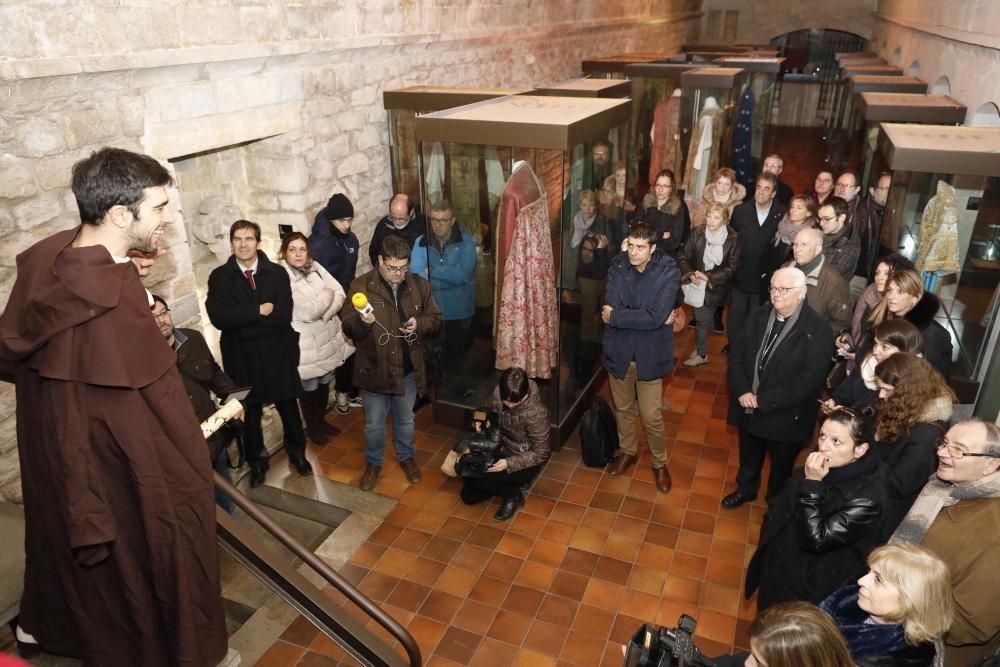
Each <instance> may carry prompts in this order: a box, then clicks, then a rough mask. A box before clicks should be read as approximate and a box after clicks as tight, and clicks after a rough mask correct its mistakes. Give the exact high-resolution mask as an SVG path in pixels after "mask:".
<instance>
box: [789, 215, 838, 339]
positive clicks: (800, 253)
mask: <svg viewBox="0 0 1000 667" xmlns="http://www.w3.org/2000/svg"><path fill="white" fill-rule="evenodd" d="M792 257H793V258H794V259H792V260H791V261H789V262H788V264H786V265H785V266H794V267H795V268H797V269H799V270H801V271H802V273H804V274H806V303H808V304H809V307H810V308H812V309H813V310H814V311H816V314H817V315H819V316H820V317H822V318H823V319H824V320H826V321H827V323H828V324H829V325H830V328H831V329H833V333H834V335H837V334H839V333H840V332H842V331H844V330H845V329H847V328H848V327H850V326H851V316H852V315H853V313H852V312H851V288H850V287H849V286H848V284H847V281H846V280H844V278H843V276H841V275H840V273H838V272H837V269H835V268H834V266H833V265H832V264H830V262H828V261H826V259H825V258H824V257H823V232H821V231H820V230H818V229H815V228H812V227H810V228H808V229H803V230H801V231H799V233H798V234H796V235H795V241H794V242H793V243H792Z"/></svg>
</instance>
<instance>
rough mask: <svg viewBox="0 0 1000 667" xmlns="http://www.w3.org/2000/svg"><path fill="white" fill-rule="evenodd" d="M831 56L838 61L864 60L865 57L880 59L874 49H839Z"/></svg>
mask: <svg viewBox="0 0 1000 667" xmlns="http://www.w3.org/2000/svg"><path fill="white" fill-rule="evenodd" d="M833 57H834V58H835V59H836V61H837V62H838V63H842V62H844V61H845V60H865V59H878V60H882V58H880V57H879V55H878V54H877V53H875V52H874V51H841V52H839V53H835V54H833Z"/></svg>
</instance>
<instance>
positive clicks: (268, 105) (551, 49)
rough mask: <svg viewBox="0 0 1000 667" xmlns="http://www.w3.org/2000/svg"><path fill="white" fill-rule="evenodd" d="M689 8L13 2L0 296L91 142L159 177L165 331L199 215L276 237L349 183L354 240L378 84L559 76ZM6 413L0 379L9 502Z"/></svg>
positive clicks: (9, 6) (4, 122)
mask: <svg viewBox="0 0 1000 667" xmlns="http://www.w3.org/2000/svg"><path fill="white" fill-rule="evenodd" d="M700 4H701V2H700V0H623V1H621V2H613V3H609V2H606V1H604V0H579V1H577V2H557V1H553V0H549V1H547V2H538V1H534V2H533V1H531V0H505V1H503V2H500V1H499V0H468V1H464V2H459V1H458V0H405V1H398V0H365V1H361V0H335V1H330V0H296V1H295V2H292V1H290V0H210V1H205V2H196V1H195V0H161V2H158V3H149V2H145V1H144V0H86V1H84V0H79V1H77V2H72V1H69V0H23V1H20V2H18V1H17V0H14V2H9V1H8V2H6V3H4V5H3V7H0V40H2V43H3V45H4V46H3V54H4V55H3V57H0V112H2V113H0V306H2V305H3V304H5V303H6V301H7V296H8V294H9V292H10V288H11V286H12V284H13V281H14V278H15V272H14V270H13V268H12V267H13V265H14V257H15V256H16V255H17V253H18V252H20V251H21V250H23V249H24V248H26V247H28V246H29V245H31V244H32V243H33V242H35V241H36V240H38V239H39V238H41V237H44V236H46V235H48V234H51V233H52V232H54V231H56V230H61V229H67V228H69V227H72V226H73V225H75V224H77V221H78V219H77V212H76V205H75V202H74V200H73V197H72V193H71V192H70V191H69V189H68V183H69V171H70V166H71V165H72V164H73V162H75V161H76V160H78V159H79V158H81V157H83V156H85V155H87V154H89V153H90V152H91V151H92V150H94V149H95V148H97V147H100V146H103V145H115V146H120V147H123V148H128V149H132V150H136V151H143V152H147V153H149V154H151V155H153V156H155V157H156V158H158V159H160V160H162V161H164V162H165V163H168V164H169V166H170V167H171V169H172V170H173V172H174V174H175V176H176V178H177V182H178V186H177V188H175V189H174V191H173V192H172V200H173V202H174V204H173V205H175V206H176V207H177V216H176V222H175V224H174V225H172V227H171V228H170V230H169V232H168V234H166V235H165V242H164V243H165V245H166V246H167V249H168V251H169V254H168V255H167V256H166V257H164V258H162V259H161V260H160V261H159V262H158V263H157V265H156V267H155V270H154V272H153V274H152V275H151V276H150V278H149V279H148V280H147V286H148V287H150V289H153V290H154V291H157V292H159V293H162V294H163V295H164V296H165V297H166V298H167V299H168V300H169V301H170V302H171V304H172V307H173V309H174V313H175V315H176V316H177V317H176V319H177V321H178V324H186V325H194V326H201V324H202V321H203V320H202V317H201V315H200V314H199V308H200V303H201V302H202V300H203V295H200V294H199V292H198V283H199V282H202V281H203V280H204V276H205V274H206V272H207V271H208V270H210V269H211V268H212V267H214V266H215V265H217V263H218V261H219V260H218V259H217V257H216V255H215V254H213V252H212V250H213V248H210V247H209V244H210V243H211V233H210V231H209V232H206V231H205V228H204V226H202V227H199V226H198V224H199V223H201V222H206V220H208V218H205V219H202V218H203V217H204V216H208V215H210V214H209V213H204V212H199V209H201V208H205V209H206V210H214V209H213V206H222V207H225V206H226V205H227V203H228V204H229V205H231V206H232V207H234V209H235V210H238V211H239V212H240V213H241V214H242V215H243V216H245V217H248V218H250V219H253V220H256V221H258V222H260V223H262V225H263V226H264V229H265V239H264V245H265V247H274V245H275V244H276V232H277V225H278V224H290V225H293V226H294V227H295V228H297V229H300V230H306V229H308V228H309V226H310V225H311V220H312V217H313V215H314V214H315V213H316V211H317V210H318V209H319V208H321V207H322V205H323V204H324V203H325V202H326V200H327V198H328V197H329V196H330V194H331V193H332V192H335V191H341V192H346V193H347V195H348V196H349V197H350V198H351V200H352V201H353V203H354V206H355V211H356V218H355V230H356V231H357V233H358V235H359V237H360V238H361V241H362V243H363V244H365V243H367V240H368V238H369V237H370V235H371V226H372V223H373V222H374V221H377V220H378V219H379V218H380V217H381V216H382V215H384V213H385V210H386V205H387V201H388V199H389V197H390V195H391V192H390V181H389V162H388V134H387V124H386V117H385V112H384V111H383V109H382V102H381V93H382V91H383V90H384V89H386V88H395V87H400V86H406V85H414V84H438V85H458V86H462V85H466V86H476V85H478V86H484V85H486V86H528V85H542V84H550V83H554V82H558V81H561V80H564V79H566V78H569V77H572V76H575V75H577V74H578V73H579V63H580V61H581V60H582V59H583V58H586V57H591V56H598V55H609V54H612V53H619V52H624V51H633V50H639V51H642V50H646V51H650V50H657V51H663V50H668V49H673V48H677V47H679V46H680V44H682V43H684V42H690V41H692V40H693V39H694V38H695V37H696V33H697V29H698V22H699V20H700V17H701V13H700ZM213 184H214V185H213ZM215 186H217V187H218V188H219V191H218V192H212V188H213V187H215ZM212 196H218V197H220V198H221V200H222V201H221V202H220V201H217V200H211V199H210V198H211V197H212ZM224 210H227V209H224ZM210 222H211V220H208V223H210ZM206 224H207V223H206ZM207 226H208V227H211V225H210V224H208V225H207ZM206 241H207V242H206ZM214 250H218V247H216V248H214ZM361 256H362V257H363V258H366V257H367V253H365V252H362V253H361ZM365 261H367V260H365ZM209 328H210V327H209ZM13 413H14V392H13V388H12V387H11V385H9V384H0V496H2V497H3V498H5V499H14V500H16V499H18V498H19V496H20V488H19V480H18V471H17V458H16V445H15V436H14V427H15V424H14V418H13Z"/></svg>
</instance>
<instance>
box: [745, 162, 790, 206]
mask: <svg viewBox="0 0 1000 667" xmlns="http://www.w3.org/2000/svg"><path fill="white" fill-rule="evenodd" d="M784 169H785V161H784V160H783V159H782V157H781V156H780V155H778V154H777V153H771V154H770V155H768V156H767V157H766V158H764V164H763V165H762V166H761V168H760V170H761V171H763V172H765V173H768V174H774V177H775V178H776V179H778V185H777V190H776V191H775V197H774V198H775V199H777V200H778V201H779V202H781V205H782V206H784V207H785V208H788V207H789V206H790V205H791V203H792V197H793V196H794V195H795V192H794V191H793V190H792V187H791V186H790V185H788V183H785V182H784V181H782V180H781V172H782V171H784ZM747 199H749V197H747Z"/></svg>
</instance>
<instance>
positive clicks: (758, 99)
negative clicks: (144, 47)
mask: <svg viewBox="0 0 1000 667" xmlns="http://www.w3.org/2000/svg"><path fill="white" fill-rule="evenodd" d="M716 62H717V63H718V64H719V66H720V67H739V68H741V69H743V70H745V71H746V72H747V81H748V83H749V92H748V91H744V92H743V95H744V96H746V95H748V94H749V95H750V96H751V99H748V100H746V107H747V108H748V109H750V110H751V111H752V114H753V120H752V125H751V132H752V141H751V143H750V158H751V160H752V163H753V166H752V169H751V172H750V173H751V174H756V173H757V172H759V171H760V167H761V164H763V157H764V156H763V152H764V149H765V147H766V146H767V145H768V140H769V139H770V135H771V118H772V112H773V110H774V106H773V105H774V92H775V90H776V89H777V87H778V80H779V79H780V78H781V75H782V70H783V66H784V63H785V59H784V58H777V57H773V58H763V57H746V56H730V57H726V58H720V59H719V60H716ZM743 102H744V100H742V99H741V100H740V103H741V106H742V104H743ZM751 178H752V176H751Z"/></svg>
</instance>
